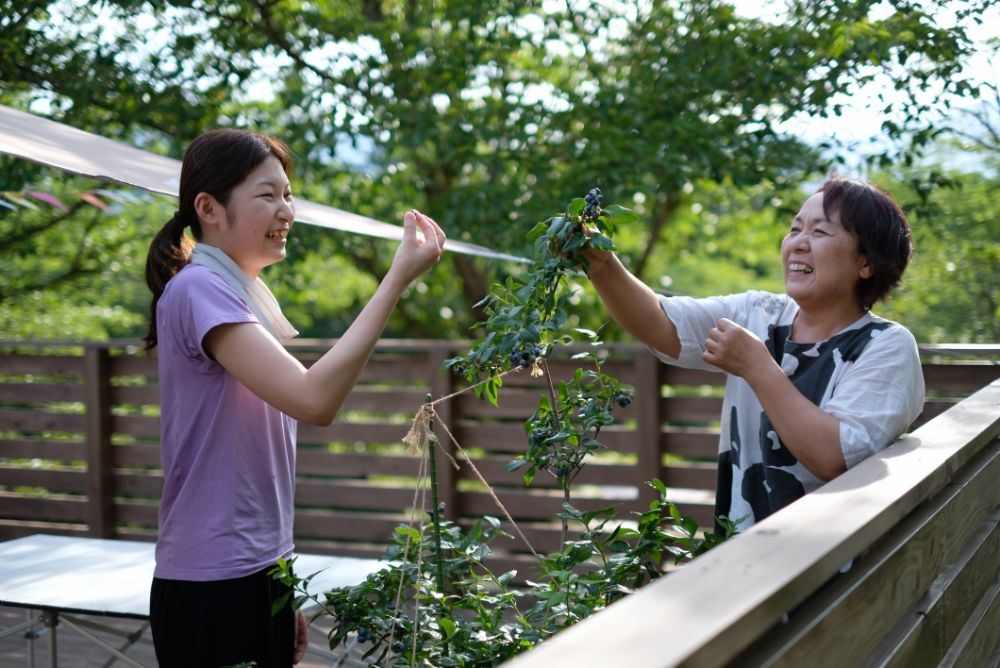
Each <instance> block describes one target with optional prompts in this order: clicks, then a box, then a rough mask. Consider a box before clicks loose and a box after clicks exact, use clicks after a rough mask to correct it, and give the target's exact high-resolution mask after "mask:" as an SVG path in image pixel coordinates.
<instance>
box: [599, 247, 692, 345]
mask: <svg viewBox="0 0 1000 668" xmlns="http://www.w3.org/2000/svg"><path fill="white" fill-rule="evenodd" d="M598 253H599V254H598ZM590 259H591V263H590V271H589V276H590V281H591V283H593V285H594V288H595V289H596V290H597V294H598V295H599V296H600V298H601V301H602V302H603V303H604V307H605V308H606V309H607V310H608V314H609V315H610V316H611V317H612V318H614V319H615V322H617V323H618V324H619V325H621V326H622V328H624V329H625V331H627V332H628V333H629V334H631V335H632V336H634V337H635V338H636V339H638V340H639V341H641V342H642V343H645V344H646V345H647V346H650V347H651V348H653V349H655V350H659V351H660V352H664V353H666V354H668V355H670V356H671V357H678V356H680V352H681V341H680V339H679V338H678V336H677V328H676V327H674V324H673V323H672V322H670V318H668V317H667V314H666V313H664V312H663V307H662V306H660V298H659V297H658V296H657V295H656V293H655V292H653V291H652V289H650V288H649V286H647V285H646V284H645V283H643V282H642V281H640V280H639V279H638V278H636V277H635V276H633V275H632V273H631V272H629V270H628V269H626V268H625V265H623V264H622V263H621V261H620V260H619V259H618V258H617V257H616V256H615V255H614V254H613V253H604V252H599V251H598V252H595V253H592V254H591V255H590Z"/></svg>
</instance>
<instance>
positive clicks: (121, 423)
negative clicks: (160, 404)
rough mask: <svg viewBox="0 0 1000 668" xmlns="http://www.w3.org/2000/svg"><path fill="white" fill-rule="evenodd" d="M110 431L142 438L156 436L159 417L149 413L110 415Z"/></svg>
mask: <svg viewBox="0 0 1000 668" xmlns="http://www.w3.org/2000/svg"><path fill="white" fill-rule="evenodd" d="M111 432H112V433H114V434H128V435H129V436H139V437H142V438H154V437H156V438H158V437H159V436H160V418H159V417H154V416H150V415H112V416H111Z"/></svg>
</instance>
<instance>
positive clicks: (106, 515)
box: [83, 343, 115, 538]
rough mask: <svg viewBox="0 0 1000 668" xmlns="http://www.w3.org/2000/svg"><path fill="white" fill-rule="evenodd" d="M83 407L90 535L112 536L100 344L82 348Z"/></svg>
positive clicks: (106, 386)
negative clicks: (84, 410) (84, 413)
mask: <svg viewBox="0 0 1000 668" xmlns="http://www.w3.org/2000/svg"><path fill="white" fill-rule="evenodd" d="M83 357H84V377H83V383H84V401H85V405H86V411H87V412H86V436H85V438H86V440H85V442H86V447H87V499H88V516H89V520H90V521H89V524H90V535H91V536H95V537H97V538H111V537H112V536H113V535H114V526H115V525H114V505H113V500H114V490H113V489H112V479H111V401H110V396H111V386H110V385H111V378H110V373H109V370H110V359H109V356H108V349H107V348H105V347H104V346H103V345H102V344H100V343H91V344H87V345H85V346H84V353H83Z"/></svg>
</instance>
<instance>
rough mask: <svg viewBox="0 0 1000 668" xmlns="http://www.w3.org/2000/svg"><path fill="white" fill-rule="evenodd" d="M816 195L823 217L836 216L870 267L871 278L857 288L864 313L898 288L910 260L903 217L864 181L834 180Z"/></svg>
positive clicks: (907, 228)
mask: <svg viewBox="0 0 1000 668" xmlns="http://www.w3.org/2000/svg"><path fill="white" fill-rule="evenodd" d="M819 192H821V193H823V212H824V213H825V214H826V217H827V218H828V219H832V216H833V214H837V215H838V217H839V218H840V224H841V225H843V226H844V228H845V229H847V230H848V231H849V232H851V233H852V234H853V235H854V236H855V237H857V239H858V247H859V250H860V251H861V252H862V253H864V254H865V256H867V258H868V263H869V264H870V265H871V267H872V270H873V273H872V275H871V276H870V277H869V278H865V279H862V280H861V281H859V282H858V287H857V298H858V304H859V305H860V306H861V308H863V309H865V310H866V311H867V310H868V309H870V308H871V307H872V305H873V304H875V303H876V302H878V301H880V300H882V299H885V298H886V297H887V296H888V295H889V293H890V292H892V289H893V288H895V287H896V286H897V285H899V283H900V281H901V280H902V278H903V272H904V271H905V270H906V266H907V265H908V264H909V262H910V258H911V257H912V256H913V237H912V235H911V233H910V226H909V225H908V224H907V222H906V215H905V214H903V210H902V209H901V208H900V207H899V204H897V203H896V201H895V200H893V199H892V197H890V196H889V195H888V193H886V192H885V191H884V190H882V189H881V188H879V187H878V186H876V185H874V184H872V183H868V182H867V181H861V180H856V179H845V178H841V177H833V178H830V179H828V180H827V181H826V183H824V184H823V187H822V188H820V189H819Z"/></svg>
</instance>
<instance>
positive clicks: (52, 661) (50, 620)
mask: <svg viewBox="0 0 1000 668" xmlns="http://www.w3.org/2000/svg"><path fill="white" fill-rule="evenodd" d="M42 619H43V620H44V622H45V625H46V626H47V627H49V666H51V668H59V645H58V643H57V642H56V627H57V626H59V613H58V612H56V611H55V610H46V611H45V612H43V613H42Z"/></svg>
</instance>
